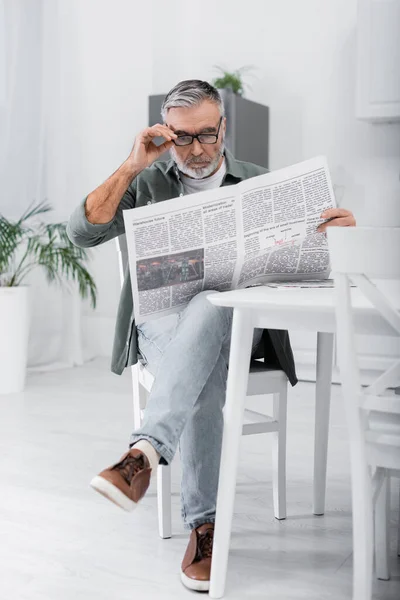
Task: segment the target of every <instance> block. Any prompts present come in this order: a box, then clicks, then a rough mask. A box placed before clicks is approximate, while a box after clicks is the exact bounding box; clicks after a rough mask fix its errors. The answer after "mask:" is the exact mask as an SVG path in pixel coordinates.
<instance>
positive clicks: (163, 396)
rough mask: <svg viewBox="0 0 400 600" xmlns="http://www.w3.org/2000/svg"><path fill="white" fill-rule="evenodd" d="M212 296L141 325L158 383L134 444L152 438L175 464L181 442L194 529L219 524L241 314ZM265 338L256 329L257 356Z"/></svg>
mask: <svg viewBox="0 0 400 600" xmlns="http://www.w3.org/2000/svg"><path fill="white" fill-rule="evenodd" d="M210 293H211V292H210V291H207V292H201V293H200V294H198V295H197V296H195V297H194V298H193V299H192V300H191V302H189V304H188V305H187V306H186V307H185V308H184V309H183V310H182V311H180V312H179V313H177V314H174V315H168V316H166V317H162V318H160V319H156V320H152V321H147V322H145V323H142V324H141V325H139V326H138V340H139V350H140V354H141V356H140V360H141V361H142V362H143V363H144V364H145V365H146V367H147V368H148V370H149V371H150V372H151V373H152V374H153V375H154V376H155V381H154V384H153V388H152V390H151V393H150V396H149V400H148V403H147V406H146V409H145V411H144V419H143V422H142V425H141V427H140V429H138V430H136V431H134V432H133V434H132V436H131V439H130V445H131V446H132V445H133V444H134V443H135V442H137V441H139V440H140V439H145V440H148V441H149V442H150V443H151V444H152V446H153V447H154V448H155V449H156V450H157V452H158V453H159V454H160V456H161V462H163V463H166V464H169V463H170V462H171V461H172V459H173V457H174V454H175V452H176V449H177V447H178V444H179V450H180V456H181V466H182V485H181V507H182V518H183V521H184V526H185V528H186V529H193V528H195V527H199V526H200V525H202V524H203V523H213V522H214V520H215V507H216V499H217V490H218V475H219V462H220V456H221V445H222V431H223V413H222V409H223V406H224V403H225V392H226V380H227V374H228V358H229V349H230V339H231V328H232V314H233V310H232V309H231V308H223V307H218V306H214V305H213V304H211V302H209V301H208V300H207V295H209V294H210ZM212 293H216V292H212ZM261 335H262V329H256V330H255V331H254V339H253V352H254V351H255V350H256V348H257V346H258V344H259V342H260V339H261Z"/></svg>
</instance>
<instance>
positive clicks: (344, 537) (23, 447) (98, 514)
mask: <svg viewBox="0 0 400 600" xmlns="http://www.w3.org/2000/svg"><path fill="white" fill-rule="evenodd" d="M130 393H131V380H130V373H129V371H125V373H124V374H123V375H122V376H121V377H119V376H117V375H114V374H113V373H111V372H110V371H109V360H108V359H97V360H95V361H93V362H91V363H88V364H86V365H85V366H83V367H80V368H76V369H72V370H64V371H58V372H51V373H34V374H30V375H29V376H28V379H27V384H26V390H25V392H24V393H21V394H16V395H8V396H0V475H1V494H0V600H56V599H57V600H95V599H96V600H132V599H136V598H141V599H143V598H144V599H146V600H147V599H152V598H157V599H158V598H160V599H163V600H169V599H171V600H172V599H174V600H175V599H180V598H182V599H183V598H189V597H194V595H195V593H194V592H189V591H188V590H186V589H185V588H183V587H182V585H181V583H180V580H179V566H180V561H181V559H182V556H183V553H184V551H185V548H186V543H187V533H186V532H185V531H184V530H183V527H182V524H181V520H180V509H179V477H180V473H179V460H178V459H176V460H175V461H174V466H173V538H172V539H170V540H161V539H160V538H159V537H158V535H157V512H156V496H155V487H154V483H153V484H152V487H151V490H150V491H149V493H148V494H147V496H146V497H145V499H144V501H143V503H142V505H141V506H140V507H139V508H138V510H137V511H135V512H134V513H132V514H127V513H124V512H123V511H121V510H119V509H118V508H117V507H116V506H114V505H113V504H111V503H108V502H107V500H105V499H104V498H102V497H101V496H99V495H97V494H95V492H93V491H92V490H91V489H90V488H89V486H88V482H89V481H90V479H91V477H92V476H93V475H94V474H96V473H97V472H98V471H99V470H101V469H102V468H103V467H105V466H108V465H109V464H111V463H112V462H114V461H115V460H116V459H117V458H119V456H120V455H121V454H122V453H123V452H124V451H125V449H126V447H127V443H128V439H129V434H130V429H131V423H132V414H131V400H130V398H131V397H130ZM313 394H314V389H313V385H312V384H310V383H300V384H298V385H297V386H296V387H295V388H293V389H291V390H290V394H289V417H288V468H287V479H288V519H287V520H286V521H281V522H278V521H276V520H275V519H274V518H273V513H272V493H271V477H270V474H271V468H270V455H269V439H268V436H267V435H262V436H249V437H246V438H243V440H242V453H241V462H240V468H239V477H238V486H237V497H236V505H235V515H234V523H233V534H232V543H231V548H232V550H231V555H230V560H229V572H228V582H227V590H226V597H227V598H231V599H242V598H263V599H264V598H271V599H274V600H280V599H290V600H295V599H298V598H305V599H307V600H312V599H315V600H325V599H326V600H327V599H332V600H339V599H340V600H345V599H346V598H351V577H352V559H351V547H352V543H351V515H350V482H349V461H348V448H347V442H346V428H345V426H344V422H343V417H342V405H341V402H342V401H341V397H340V388H339V387H338V386H334V387H333V393H332V420H331V435H330V450H329V466H328V488H327V506H326V514H325V516H323V517H314V516H313V515H312V507H311V499H312V455H313V426H314V419H313V415H314V413H313ZM265 404H266V403H265V401H261V400H260V399H254V400H253V401H252V404H251V405H252V406H254V407H257V409H260V410H261V409H263V408H264V407H265ZM268 407H269V402H268V403H267V405H266V409H268ZM393 488H394V489H393V490H392V507H393V511H392V530H393V539H392V555H391V566H392V579H391V581H389V582H378V581H376V582H375V584H374V591H375V598H376V599H378V598H379V600H394V599H396V600H399V598H400V559H399V558H397V557H396V553H395V542H396V540H395V536H396V525H397V516H398V511H397V508H396V503H397V502H398V497H399V496H398V486H397V484H396V487H395V486H393Z"/></svg>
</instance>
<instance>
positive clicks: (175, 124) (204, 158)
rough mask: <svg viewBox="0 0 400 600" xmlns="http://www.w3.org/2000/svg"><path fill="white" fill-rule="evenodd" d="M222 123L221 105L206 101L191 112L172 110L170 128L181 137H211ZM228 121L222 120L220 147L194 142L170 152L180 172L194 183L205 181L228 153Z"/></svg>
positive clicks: (169, 115) (169, 111)
mask: <svg viewBox="0 0 400 600" xmlns="http://www.w3.org/2000/svg"><path fill="white" fill-rule="evenodd" d="M220 119H221V114H220V112H219V108H218V105H217V104H215V102H209V101H204V102H202V103H201V104H199V105H198V106H192V107H190V108H170V109H169V110H168V113H167V118H166V125H167V126H168V127H170V128H171V129H172V130H173V131H174V132H175V133H176V134H177V135H183V134H193V135H194V134H197V133H211V134H216V133H217V130H218V126H219V122H220ZM225 128H226V119H225V118H224V119H222V122H221V127H220V130H219V136H218V140H217V143H216V144H200V143H199V140H196V139H195V140H193V143H192V144H190V145H188V146H175V145H173V146H172V148H171V149H170V152H171V155H172V158H173V159H174V161H175V162H176V164H177V165H178V168H179V170H180V171H181V172H182V173H185V175H188V176H189V177H193V178H194V179H204V178H205V177H209V176H210V175H212V174H213V173H214V172H215V171H216V170H217V169H218V167H219V163H220V160H221V156H222V154H223V152H224V148H225V145H224V139H225Z"/></svg>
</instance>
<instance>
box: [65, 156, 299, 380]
mask: <svg viewBox="0 0 400 600" xmlns="http://www.w3.org/2000/svg"><path fill="white" fill-rule="evenodd" d="M225 160H226V174H225V177H224V179H223V181H222V184H221V186H225V185H234V184H236V183H239V182H240V181H243V180H244V179H250V177H255V176H257V175H262V174H263V173H267V172H268V170H267V169H266V168H264V167H261V166H258V165H254V164H252V163H247V162H242V161H239V160H236V159H235V158H234V157H233V156H232V154H231V153H230V152H229V151H228V150H226V151H225ZM183 194H184V189H183V184H182V182H181V180H180V176H179V170H178V168H177V167H176V164H175V162H174V161H173V160H170V161H166V162H161V161H159V162H155V163H153V164H152V165H151V166H150V167H148V168H147V169H144V170H143V171H142V172H141V173H139V175H138V176H137V177H135V179H134V180H133V181H132V183H131V184H130V186H129V187H128V189H127V191H126V192H125V194H124V196H123V198H122V200H121V202H120V204H119V206H118V209H117V212H116V213H115V216H114V218H113V219H112V221H110V222H109V223H100V224H93V223H90V222H89V221H88V220H87V218H86V215H85V202H86V198H84V200H82V202H81V203H80V204H79V205H78V206H77V207H76V209H75V210H74V212H73V213H72V214H71V216H70V218H69V221H68V224H67V235H68V237H69V239H70V240H71V242H72V243H73V244H75V246H79V247H81V248H90V247H92V246H98V245H99V244H103V243H104V242H108V241H109V240H112V239H113V238H115V237H116V236H118V235H121V234H124V233H125V226H124V219H123V214H122V211H123V210H126V209H129V208H135V207H137V206H146V204H153V203H154V202H162V201H163V200H170V199H171V198H176V197H178V196H180V195H183ZM263 342H264V344H263V353H262V355H263V356H264V359H265V360H267V361H268V362H269V363H271V364H275V365H276V366H279V367H280V368H282V369H283V370H284V371H285V373H286V374H287V376H288V378H289V381H290V382H291V383H292V385H295V383H296V382H297V378H296V373H295V368H294V362H293V354H292V350H291V347H290V342H289V336H288V333H287V332H286V331H277V330H265V332H264V335H263ZM137 355H138V345H137V333H136V326H135V321H134V316H133V300H132V288H131V279H130V272H129V268H128V269H127V272H126V273H125V277H124V284H123V287H122V290H121V296H120V301H119V306H118V313H117V321H116V326H115V333H114V344H113V351H112V359H111V371H112V372H113V373H116V374H117V375H121V374H122V372H123V371H124V369H125V368H126V367H130V366H131V365H133V364H135V363H136V362H137ZM260 358H261V356H260Z"/></svg>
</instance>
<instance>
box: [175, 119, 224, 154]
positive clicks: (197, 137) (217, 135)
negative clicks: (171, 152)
mask: <svg viewBox="0 0 400 600" xmlns="http://www.w3.org/2000/svg"><path fill="white" fill-rule="evenodd" d="M222 119H223V117H221V118H220V120H219V124H218V129H217V133H197V134H196V135H191V134H190V133H186V134H185V135H178V137H177V139H178V140H179V138H181V137H191V138H192V141H191V142H190V143H189V144H177V143H176V140H172V141H173V142H174V144H175V146H177V147H178V148H184V147H185V146H190V145H191V144H193V141H194V140H197V141H198V142H199V144H204V145H206V146H209V145H213V144H216V143H217V142H218V138H219V131H220V129H221V124H222ZM202 135H208V136H213V137H215V142H201V141H200V139H199V138H200V137H201V136H202Z"/></svg>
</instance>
